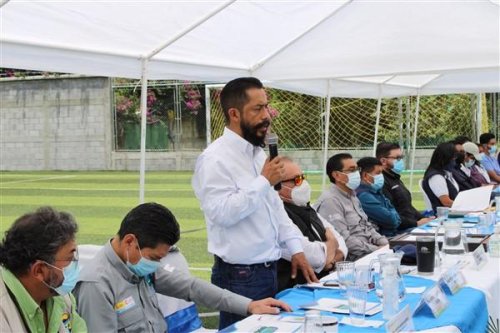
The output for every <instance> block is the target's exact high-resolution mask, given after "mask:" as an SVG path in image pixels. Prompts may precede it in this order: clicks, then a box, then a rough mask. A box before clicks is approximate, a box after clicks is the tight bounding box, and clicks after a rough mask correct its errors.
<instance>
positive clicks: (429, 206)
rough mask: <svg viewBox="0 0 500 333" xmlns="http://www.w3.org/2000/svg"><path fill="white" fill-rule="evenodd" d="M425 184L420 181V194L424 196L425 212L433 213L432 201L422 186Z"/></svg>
mask: <svg viewBox="0 0 500 333" xmlns="http://www.w3.org/2000/svg"><path fill="white" fill-rule="evenodd" d="M423 182H424V180H423V179H420V180H419V181H418V187H419V188H420V192H422V196H423V197H424V204H425V210H426V211H433V209H432V203H431V200H430V199H429V197H428V196H427V193H425V191H424V187H423V186H422V184H423Z"/></svg>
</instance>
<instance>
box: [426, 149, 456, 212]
mask: <svg viewBox="0 0 500 333" xmlns="http://www.w3.org/2000/svg"><path fill="white" fill-rule="evenodd" d="M455 166H456V152H455V145H454V144H453V143H451V142H444V143H440V144H439V145H438V146H437V147H436V149H435V150H434V152H433V153H432V157H431V162H430V164H429V166H428V167H427V170H425V173H424V180H423V182H422V187H423V189H424V191H425V193H426V194H427V197H429V200H430V202H431V204H432V209H433V210H434V212H436V208H437V207H439V206H445V207H451V206H452V205H453V200H455V198H456V196H457V194H458V192H459V186H458V183H457V182H456V180H455V179H454V178H453V175H452V170H453V169H454V168H455Z"/></svg>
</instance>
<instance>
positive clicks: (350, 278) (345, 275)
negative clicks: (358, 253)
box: [335, 261, 355, 290]
mask: <svg viewBox="0 0 500 333" xmlns="http://www.w3.org/2000/svg"><path fill="white" fill-rule="evenodd" d="M335 268H336V269H337V279H338V280H339V284H340V288H341V289H343V290H346V289H347V287H349V286H352V285H353V284H354V278H355V275H354V272H355V266H354V262H352V261H339V262H337V263H336V264H335Z"/></svg>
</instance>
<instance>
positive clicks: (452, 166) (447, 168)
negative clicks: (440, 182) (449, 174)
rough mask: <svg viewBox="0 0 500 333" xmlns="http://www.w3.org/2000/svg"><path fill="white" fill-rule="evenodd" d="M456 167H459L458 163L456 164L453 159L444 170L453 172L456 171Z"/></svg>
mask: <svg viewBox="0 0 500 333" xmlns="http://www.w3.org/2000/svg"><path fill="white" fill-rule="evenodd" d="M456 166H457V162H455V160H454V159H453V160H451V161H450V162H448V164H446V166H445V167H444V168H445V169H446V170H448V171H452V170H453V169H455V167H456Z"/></svg>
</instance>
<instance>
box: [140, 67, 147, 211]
mask: <svg viewBox="0 0 500 333" xmlns="http://www.w3.org/2000/svg"><path fill="white" fill-rule="evenodd" d="M147 67H148V60H147V59H146V58H143V59H142V69H141V71H142V74H141V160H140V174H139V203H140V204H141V203H144V186H145V179H146V117H147V112H148V105H147V97H148V77H147Z"/></svg>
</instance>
